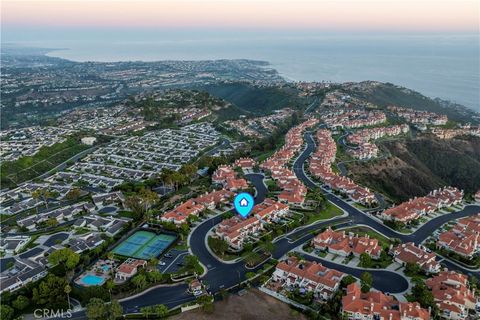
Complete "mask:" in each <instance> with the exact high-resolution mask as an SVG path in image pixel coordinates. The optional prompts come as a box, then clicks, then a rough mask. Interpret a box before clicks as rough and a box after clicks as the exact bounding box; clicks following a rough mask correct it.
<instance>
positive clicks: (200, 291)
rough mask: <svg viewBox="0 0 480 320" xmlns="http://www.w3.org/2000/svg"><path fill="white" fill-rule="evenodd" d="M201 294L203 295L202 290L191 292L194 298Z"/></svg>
mask: <svg viewBox="0 0 480 320" xmlns="http://www.w3.org/2000/svg"><path fill="white" fill-rule="evenodd" d="M202 293H203V292H202V290H195V291H193V295H194V296H195V297H198V296H199V295H201V294H202Z"/></svg>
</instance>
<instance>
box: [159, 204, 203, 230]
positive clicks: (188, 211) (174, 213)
mask: <svg viewBox="0 0 480 320" xmlns="http://www.w3.org/2000/svg"><path fill="white" fill-rule="evenodd" d="M203 210H205V206H204V205H202V204H199V203H197V202H196V201H195V200H194V199H190V200H188V201H186V202H184V203H182V204H180V205H179V206H177V207H175V209H173V210H171V211H169V212H167V213H165V214H164V215H163V216H162V217H161V220H162V221H170V222H173V223H175V224H182V223H186V222H187V218H188V217H189V216H192V215H194V216H198V215H199V214H200V212H202V211H203Z"/></svg>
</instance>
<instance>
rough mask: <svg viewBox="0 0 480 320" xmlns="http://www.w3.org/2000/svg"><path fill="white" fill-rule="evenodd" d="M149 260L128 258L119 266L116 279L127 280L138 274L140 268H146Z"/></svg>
mask: <svg viewBox="0 0 480 320" xmlns="http://www.w3.org/2000/svg"><path fill="white" fill-rule="evenodd" d="M146 265H147V261H145V260H140V259H139V260H137V259H132V258H128V259H127V260H125V261H124V262H123V263H122V264H121V265H119V266H118V268H117V272H116V273H115V279H119V280H120V281H127V280H128V279H130V278H132V277H133V276H134V275H136V274H137V272H138V269H139V268H145V266H146Z"/></svg>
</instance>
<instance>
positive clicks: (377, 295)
mask: <svg viewBox="0 0 480 320" xmlns="http://www.w3.org/2000/svg"><path fill="white" fill-rule="evenodd" d="M342 314H343V316H344V319H349V320H350V319H352V320H372V319H378V320H428V319H430V313H429V311H428V310H427V309H424V308H422V307H421V306H420V304H419V303H418V302H398V301H396V300H395V299H394V298H393V297H392V296H387V295H385V294H383V293H382V292H372V291H370V292H367V293H362V290H361V289H360V286H359V285H358V284H357V283H352V284H350V285H349V286H348V287H347V294H346V295H345V296H344V297H343V298H342Z"/></svg>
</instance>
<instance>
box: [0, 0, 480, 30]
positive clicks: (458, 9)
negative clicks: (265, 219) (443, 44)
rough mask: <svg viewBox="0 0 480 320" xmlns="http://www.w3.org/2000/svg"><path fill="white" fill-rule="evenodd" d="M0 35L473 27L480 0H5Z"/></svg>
mask: <svg viewBox="0 0 480 320" xmlns="http://www.w3.org/2000/svg"><path fill="white" fill-rule="evenodd" d="M1 6H2V17H1V18H2V19H1V20H2V33H4V32H5V33H7V34H8V33H9V32H14V31H16V30H19V29H22V30H26V29H35V28H58V27H61V28H72V29H79V28H85V27H88V28H117V27H122V28H156V29H159V28H176V29H179V28H180V29H182V28H184V29H185V28H187V29H188V28H209V29H212V28H227V29H263V30H286V29H287V30H319V31H339V32H342V31H365V32H371V31H380V32H389V31H392V32H468V33H473V32H475V33H476V32H478V30H479V1H464V0H451V1H431V0H430V1H428V0H414V1H412V0H390V1H389V0H382V1H360V0H357V1H354V0H350V1H342V0H337V1H321V0H320V1H293V0H292V1H286V0H275V1H274V0H271V1H249V0H242V1H237V0H230V1H228V0H225V1H192V0H176V1H161V0H159V1H153V0H152V1H113V0H104V1H89V0H83V1H73V0H72V1H70V0H63V1H61V0H58V1H40V0H38V1H8V0H7V1H3V0H2V4H1Z"/></svg>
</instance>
